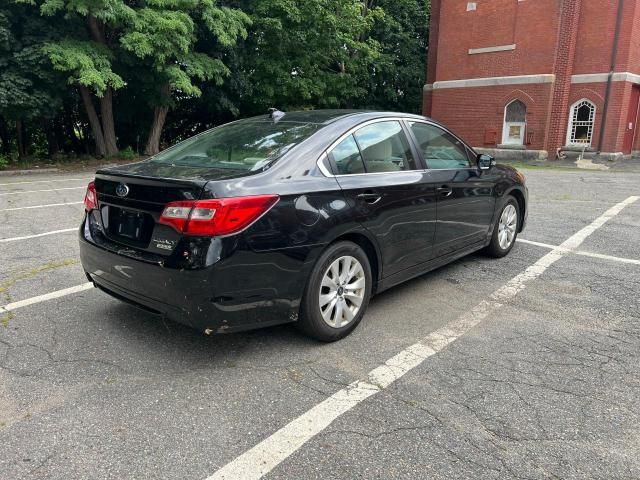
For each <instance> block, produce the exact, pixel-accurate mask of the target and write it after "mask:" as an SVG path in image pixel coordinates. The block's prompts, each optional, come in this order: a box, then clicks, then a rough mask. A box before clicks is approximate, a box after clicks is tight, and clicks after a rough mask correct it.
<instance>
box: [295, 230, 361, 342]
mask: <svg viewBox="0 0 640 480" xmlns="http://www.w3.org/2000/svg"><path fill="white" fill-rule="evenodd" d="M371 287H372V275H371V266H370V264H369V259H368V258H367V255H366V254H365V252H364V251H363V250H362V248H360V247H359V246H358V245H356V244H355V243H352V242H346V241H345V242H338V243H336V244H334V245H331V246H330V247H329V248H328V249H327V250H326V251H325V252H324V253H323V254H322V255H321V256H320V258H319V259H318V261H317V262H316V265H315V266H314V268H313V270H312V272H311V276H310V278H309V283H308V285H307V289H306V291H305V295H304V298H303V301H302V307H301V316H300V319H299V321H298V326H299V327H300V328H301V329H302V330H303V331H304V332H305V333H307V334H308V335H310V336H311V337H313V338H315V339H317V340H320V341H323V342H333V341H336V340H339V339H341V338H344V337H345V336H347V335H348V334H349V333H351V331H352V330H353V329H354V328H355V327H356V326H357V325H358V323H360V321H361V320H362V317H363V316H364V313H365V311H366V309H367V306H368V304H369V299H370V297H371Z"/></svg>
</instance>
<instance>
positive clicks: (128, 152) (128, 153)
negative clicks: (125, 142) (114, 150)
mask: <svg viewBox="0 0 640 480" xmlns="http://www.w3.org/2000/svg"><path fill="white" fill-rule="evenodd" d="M136 157H137V154H136V152H134V151H133V148H131V147H130V146H129V147H127V148H125V149H124V150H120V158H121V159H123V160H134V159H135V158H136Z"/></svg>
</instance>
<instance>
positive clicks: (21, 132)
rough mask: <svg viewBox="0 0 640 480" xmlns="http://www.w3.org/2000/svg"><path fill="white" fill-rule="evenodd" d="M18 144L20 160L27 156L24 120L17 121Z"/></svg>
mask: <svg viewBox="0 0 640 480" xmlns="http://www.w3.org/2000/svg"><path fill="white" fill-rule="evenodd" d="M16 144H17V145H18V158H20V159H22V158H24V157H26V156H27V148H26V145H25V144H24V125H23V123H22V120H16Z"/></svg>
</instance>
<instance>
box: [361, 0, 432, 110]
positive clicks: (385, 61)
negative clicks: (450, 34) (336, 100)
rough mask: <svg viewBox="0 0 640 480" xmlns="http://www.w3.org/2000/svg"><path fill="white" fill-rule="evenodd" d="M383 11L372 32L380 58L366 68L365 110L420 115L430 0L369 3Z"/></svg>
mask: <svg viewBox="0 0 640 480" xmlns="http://www.w3.org/2000/svg"><path fill="white" fill-rule="evenodd" d="M368 3H369V4H374V3H375V5H376V6H377V7H378V8H380V9H381V10H382V11H384V16H381V17H378V18H377V19H376V22H375V24H374V26H373V28H372V29H371V33H370V34H371V36H372V37H373V38H375V39H376V40H377V41H378V43H379V45H380V56H379V57H378V58H377V59H376V61H375V62H372V63H371V64H370V65H369V68H368V72H367V75H366V78H363V81H364V82H366V84H368V95H367V98H366V100H365V102H363V104H362V106H363V107H366V108H375V109H385V110H396V111H403V112H415V113H419V112H420V111H421V108H422V95H423V87H424V83H425V76H426V59H427V45H428V38H429V10H430V1H429V0H368Z"/></svg>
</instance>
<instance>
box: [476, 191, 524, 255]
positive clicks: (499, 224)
mask: <svg viewBox="0 0 640 480" xmlns="http://www.w3.org/2000/svg"><path fill="white" fill-rule="evenodd" d="M519 228H520V206H519V205H518V201H517V200H516V199H515V198H513V197H511V196H509V197H507V201H506V203H505V204H504V206H503V207H502V210H500V213H499V214H498V220H497V221H496V224H495V226H494V227H493V234H492V235H491V241H490V242H489V245H488V246H487V247H486V248H485V253H486V254H487V255H489V256H490V257H494V258H502V257H504V256H506V255H507V254H508V253H509V252H510V251H511V249H512V248H513V246H514V245H515V243H516V238H517V237H518V230H519Z"/></svg>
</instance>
